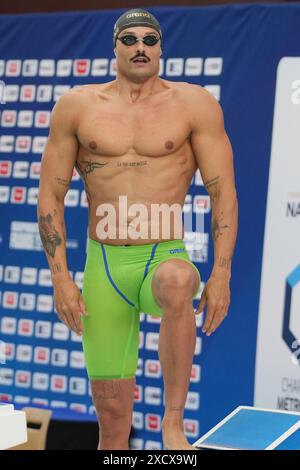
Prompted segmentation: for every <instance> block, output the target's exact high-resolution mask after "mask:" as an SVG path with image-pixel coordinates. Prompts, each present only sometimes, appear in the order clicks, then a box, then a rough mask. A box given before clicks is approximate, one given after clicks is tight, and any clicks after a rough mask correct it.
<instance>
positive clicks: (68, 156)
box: [37, 91, 84, 333]
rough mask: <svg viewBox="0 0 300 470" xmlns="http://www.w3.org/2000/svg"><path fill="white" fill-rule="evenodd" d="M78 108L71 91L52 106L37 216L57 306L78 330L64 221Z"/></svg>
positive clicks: (76, 297)
mask: <svg viewBox="0 0 300 470" xmlns="http://www.w3.org/2000/svg"><path fill="white" fill-rule="evenodd" d="M77 108H78V102H77V96H76V95H75V94H74V93H73V92H72V91H71V92H67V93H66V94H65V95H63V96H61V97H60V99H59V100H58V101H57V103H56V104H55V106H54V107H53V109H52V112H51V119H50V132H49V136H48V140H47V143H46V147H45V150H44V153H43V156H42V162H41V175H40V185H39V195H38V205H37V217H38V226H39V232H40V237H41V241H42V244H43V247H44V249H45V254H46V257H47V260H48V264H49V268H50V271H51V278H52V283H53V287H54V293H55V300H56V308H57V310H58V313H59V316H60V318H61V319H62V321H64V323H66V324H67V326H68V327H70V328H71V329H73V330H74V331H76V332H77V333H79V332H81V322H80V312H79V311H80V309H81V310H84V306H83V303H82V299H81V295H80V291H79V289H78V288H77V286H76V285H75V284H74V283H73V281H72V279H71V277H70V275H69V271H68V267H67V257H66V228H65V221H64V198H65V196H66V193H67V191H68V187H69V184H70V182H71V179H72V174H73V168H74V165H75V161H76V158H77V153H78V141H77V137H76V134H75V125H76V124H75V119H76V116H78V109H77ZM66 286H67V287H68V292H66ZM78 305H79V308H78ZM80 306H81V308H80Z"/></svg>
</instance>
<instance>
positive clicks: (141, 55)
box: [131, 54, 150, 61]
mask: <svg viewBox="0 0 300 470" xmlns="http://www.w3.org/2000/svg"><path fill="white" fill-rule="evenodd" d="M139 57H143V58H144V59H146V60H148V61H150V59H149V57H147V56H146V55H145V54H138V55H136V56H135V57H133V58H132V59H131V60H135V59H137V58H139Z"/></svg>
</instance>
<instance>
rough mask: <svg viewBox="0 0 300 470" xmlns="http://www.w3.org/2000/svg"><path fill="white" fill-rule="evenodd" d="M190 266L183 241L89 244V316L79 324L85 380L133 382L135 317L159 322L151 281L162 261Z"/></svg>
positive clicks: (137, 321)
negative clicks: (147, 316) (81, 324)
mask: <svg viewBox="0 0 300 470" xmlns="http://www.w3.org/2000/svg"><path fill="white" fill-rule="evenodd" d="M169 259H182V260H185V261H187V262H188V263H190V264H191V265H192V266H193V267H194V268H195V270H196V271H197V274H198V276H199V288H198V289H197V292H196V293H195V294H194V296H193V298H195V297H196V295H197V294H198V291H199V289H200V280H201V278H200V274H199V271H198V269H197V267H196V266H195V265H194V264H193V263H192V261H190V259H189V256H188V253H187V251H186V249H185V245H184V242H183V240H167V241H162V242H159V243H150V244H144V245H129V246H126V245H118V246H117V245H109V244H105V243H102V242H97V241H95V240H93V239H91V238H89V239H88V247H87V258H86V263H85V268H84V276H83V289H82V295H83V299H84V302H85V305H86V309H87V312H88V316H87V317H82V321H83V329H84V331H83V338H82V339H83V351H84V356H85V363H86V367H87V372H88V376H89V378H90V379H91V380H95V379H114V378H131V377H135V374H136V368H137V362H138V348H139V329H140V317H139V313H140V312H144V313H148V314H150V315H153V316H158V317H161V316H162V314H163V312H162V309H161V307H160V306H159V305H158V304H157V302H156V300H155V298H154V296H153V293H152V287H151V285H152V284H151V283H152V278H153V275H154V273H155V270H156V268H157V267H158V266H159V265H160V263H161V262H163V261H166V260H169Z"/></svg>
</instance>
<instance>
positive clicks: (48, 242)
mask: <svg viewBox="0 0 300 470" xmlns="http://www.w3.org/2000/svg"><path fill="white" fill-rule="evenodd" d="M55 215H57V213H56V210H55V209H54V213H53V216H52V215H51V214H50V213H48V214H47V215H46V216H44V215H42V214H41V215H39V218H38V225H39V232H40V236H41V241H42V244H43V247H44V248H45V250H46V252H47V253H48V255H49V256H51V257H52V258H54V255H55V250H56V247H57V246H59V245H60V244H61V243H62V239H61V237H60V235H59V233H58V231H57V230H56V228H55V226H54V223H53V218H54V216H55Z"/></svg>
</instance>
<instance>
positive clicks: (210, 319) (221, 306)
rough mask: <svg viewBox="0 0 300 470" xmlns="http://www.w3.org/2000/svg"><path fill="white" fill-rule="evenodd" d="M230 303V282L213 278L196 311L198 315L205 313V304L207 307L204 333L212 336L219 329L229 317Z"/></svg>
mask: <svg viewBox="0 0 300 470" xmlns="http://www.w3.org/2000/svg"><path fill="white" fill-rule="evenodd" d="M229 303H230V287H229V280H228V279H226V278H222V277H220V278H219V277H214V276H211V277H210V278H209V280H208V281H207V283H206V285H205V288H204V290H203V292H202V295H201V299H200V302H199V305H198V308H197V310H196V315H197V314H199V313H201V312H202V311H203V309H204V306H205V304H206V305H207V313H206V319H205V323H204V325H203V328H202V331H203V333H206V334H207V336H210V335H211V333H213V332H214V331H215V330H216V329H217V328H218V326H219V325H220V324H221V323H222V321H223V320H224V318H225V317H226V315H227V310H228V307H229Z"/></svg>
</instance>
